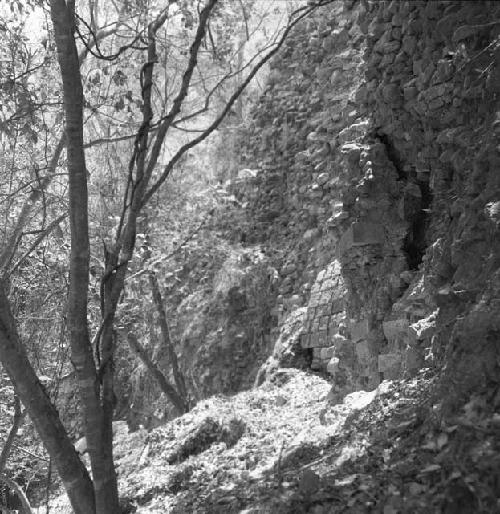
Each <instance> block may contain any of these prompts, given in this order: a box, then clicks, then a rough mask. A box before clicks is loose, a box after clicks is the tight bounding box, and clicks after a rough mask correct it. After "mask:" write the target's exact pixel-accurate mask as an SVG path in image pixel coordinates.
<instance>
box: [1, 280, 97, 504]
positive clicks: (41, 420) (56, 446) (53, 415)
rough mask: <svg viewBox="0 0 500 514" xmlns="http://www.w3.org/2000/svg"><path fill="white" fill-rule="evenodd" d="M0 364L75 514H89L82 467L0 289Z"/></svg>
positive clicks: (86, 479)
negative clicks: (54, 467) (40, 440)
mask: <svg viewBox="0 0 500 514" xmlns="http://www.w3.org/2000/svg"><path fill="white" fill-rule="evenodd" d="M0 360H1V361H2V364H3V366H4V368H5V370H6V371H7V373H8V375H9V378H10V379H11V381H12V383H13V384H14V386H15V388H16V390H17V394H18V395H19V398H20V399H21V401H22V402H23V404H24V406H25V408H26V410H27V412H28V413H29V415H30V418H31V420H32V421H33V424H34V425H35V428H36V430H37V432H38V434H39V436H40V438H41V439H42V441H43V443H44V445H45V447H46V448H47V451H48V452H49V454H50V455H51V457H52V458H53V460H54V463H55V465H56V466H57V470H58V472H59V476H60V477H61V480H62V481H63V483H64V486H65V488H66V491H67V493H68V496H69V499H70V501H71V505H72V506H73V510H74V511H75V513H76V514H93V513H94V512H95V508H94V491H93V488H92V483H91V481H90V477H89V475H88V473H87V470H86V468H85V466H84V465H83V464H82V462H81V461H80V458H79V457H78V454H77V453H76V451H75V448H74V446H73V445H72V444H71V441H70V439H69V437H68V434H67V433H66V430H65V428H64V427H63V425H62V423H61V420H60V419H59V415H58V413H57V410H56V409H55V407H54V405H53V404H52V403H51V401H50V399H49V397H48V395H47V393H46V391H45V389H44V387H43V385H42V384H41V382H40V381H39V380H38V377H37V376H36V373H35V371H34V369H33V367H32V366H31V363H30V361H29V359H28V355H27V353H26V350H25V348H24V346H23V345H22V344H21V342H20V340H19V336H18V334H17V330H16V324H15V320H14V317H13V316H12V312H11V310H10V305H9V302H8V300H7V297H6V295H5V291H4V290H3V288H2V287H0Z"/></svg>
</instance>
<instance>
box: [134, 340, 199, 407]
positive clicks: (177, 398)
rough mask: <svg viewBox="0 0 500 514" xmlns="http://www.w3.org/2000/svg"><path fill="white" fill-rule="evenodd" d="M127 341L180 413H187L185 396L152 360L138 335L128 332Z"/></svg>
mask: <svg viewBox="0 0 500 514" xmlns="http://www.w3.org/2000/svg"><path fill="white" fill-rule="evenodd" d="M127 341H128V344H129V346H130V348H131V349H132V350H133V351H134V352H135V353H136V354H137V355H138V357H139V358H140V359H141V361H142V362H143V363H144V365H145V366H146V368H147V369H148V371H149V372H150V373H151V374H152V375H153V377H154V378H155V380H156V381H157V382H158V384H159V386H160V388H161V390H162V391H163V392H164V393H165V396H166V397H167V398H168V399H169V400H170V401H171V402H172V404H173V406H174V407H175V408H176V410H177V412H178V413H179V414H185V413H186V412H188V411H189V406H188V404H187V401H186V399H185V398H183V397H182V396H181V395H180V394H179V393H178V392H177V391H176V389H175V388H174V387H173V386H172V384H170V382H169V381H168V380H167V378H166V377H165V375H164V374H163V373H162V372H161V370H160V369H159V368H158V366H157V365H156V364H155V363H154V362H153V361H152V360H151V358H150V357H149V355H148V353H147V352H146V349H145V348H144V347H143V346H142V345H141V343H139V341H138V340H137V337H136V336H135V334H134V333H133V332H129V333H128V334H127Z"/></svg>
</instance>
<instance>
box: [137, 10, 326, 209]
mask: <svg viewBox="0 0 500 514" xmlns="http://www.w3.org/2000/svg"><path fill="white" fill-rule="evenodd" d="M333 1H334V0H328V2H325V3H321V4H314V5H313V6H308V7H301V8H299V9H297V10H296V11H295V13H294V14H293V15H295V16H296V18H295V19H294V20H293V21H291V22H290V23H289V24H288V26H287V27H286V29H285V30H284V32H283V35H282V36H281V38H280V40H279V41H278V42H277V43H276V46H275V48H274V49H273V50H271V51H270V52H269V53H268V54H267V55H266V56H265V57H263V58H262V59H261V60H260V61H259V62H258V63H257V64H256V66H255V67H254V68H253V70H252V71H251V72H250V73H249V75H248V76H247V78H246V79H245V80H244V81H243V82H242V84H241V85H240V86H239V87H238V88H237V89H236V91H235V92H234V93H233V95H232V96H231V98H230V99H229V101H228V102H227V104H226V107H225V108H224V109H223V111H222V112H221V114H220V115H219V116H218V117H217V119H216V120H215V121H214V122H213V123H212V124H211V125H210V126H209V127H208V128H207V129H206V130H205V131H204V132H203V133H202V134H200V135H199V136H198V137H197V138H195V139H193V140H191V141H190V142H188V143H186V144H184V145H183V146H181V148H179V150H178V151H177V152H176V153H175V155H174V156H173V157H172V158H171V159H170V161H169V162H168V163H167V165H166V166H165V168H164V169H163V172H162V174H161V175H160V177H159V178H158V180H157V181H156V182H155V183H154V184H153V185H152V186H151V187H150V189H149V190H148V191H147V192H146V193H145V195H144V197H143V199H142V203H141V206H144V205H145V204H146V203H147V202H148V201H149V200H150V199H151V197H152V196H153V195H154V194H155V193H156V192H157V191H158V189H159V188H160V187H161V185H162V184H163V183H164V182H165V180H166V179H167V178H168V176H169V175H170V173H171V171H172V169H173V168H174V166H175V165H176V163H177V162H178V161H179V160H180V158H181V157H182V156H183V155H184V154H185V153H186V152H187V151H188V150H189V149H191V148H193V147H194V146H196V145H197V144H199V143H201V142H202V141H203V140H205V139H206V138H207V137H208V136H209V135H210V134H211V133H212V132H213V131H214V130H216V129H217V127H218V126H219V125H220V124H221V123H222V121H223V120H224V118H225V117H226V114H227V113H228V112H229V111H230V110H231V108H232V107H233V105H234V103H235V102H236V100H237V99H238V98H239V96H240V95H241V93H242V92H243V91H244V90H245V88H246V87H247V86H248V84H249V83H250V81H251V80H252V79H253V77H254V76H255V75H256V74H257V72H258V71H259V70H260V69H261V68H262V66H264V64H266V62H268V61H269V60H270V59H271V57H273V56H274V55H276V53H277V52H278V50H279V49H280V48H281V47H282V45H283V43H284V42H285V39H286V37H287V36H288V34H289V32H290V31H291V30H292V28H293V27H294V26H295V25H297V23H299V21H301V20H302V19H304V18H305V17H306V16H308V15H309V14H311V13H312V12H313V11H314V10H315V9H316V8H317V7H318V6H320V5H321V6H323V5H326V4H327V3H331V2H333ZM300 12H301V14H299V13H300ZM293 15H292V16H293Z"/></svg>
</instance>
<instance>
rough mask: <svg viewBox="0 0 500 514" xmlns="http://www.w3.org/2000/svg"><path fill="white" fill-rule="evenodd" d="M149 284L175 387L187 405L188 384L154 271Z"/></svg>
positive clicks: (150, 274)
mask: <svg viewBox="0 0 500 514" xmlns="http://www.w3.org/2000/svg"><path fill="white" fill-rule="evenodd" d="M149 283H150V285H151V291H152V294H153V302H154V304H155V307H156V311H157V312H158V319H159V322H160V330H161V335H162V339H163V344H164V345H165V346H166V348H167V352H168V358H169V361H170V365H171V366H172V373H173V375H174V380H175V385H176V387H177V391H178V392H179V394H180V395H181V396H182V397H183V398H184V402H185V404H186V405H187V404H188V402H187V389H186V382H185V381H184V376H183V374H182V372H181V370H180V368H179V361H178V359H177V354H176V353H175V348H174V344H173V342H172V338H171V337H170V329H169V327H168V322H167V315H166V313H165V308H164V306H163V299H162V297H161V292H160V285H159V284H158V277H157V276H156V273H155V272H154V271H151V272H150V273H149Z"/></svg>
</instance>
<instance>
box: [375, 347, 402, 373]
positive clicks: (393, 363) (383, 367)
mask: <svg viewBox="0 0 500 514" xmlns="http://www.w3.org/2000/svg"><path fill="white" fill-rule="evenodd" d="M400 367H401V355H400V354H398V353H386V354H382V355H379V356H378V370H379V371H380V372H381V373H384V374H387V373H390V374H391V377H386V378H395V376H397V374H398V373H399V368H400ZM394 373H395V376H394Z"/></svg>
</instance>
